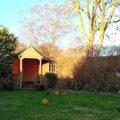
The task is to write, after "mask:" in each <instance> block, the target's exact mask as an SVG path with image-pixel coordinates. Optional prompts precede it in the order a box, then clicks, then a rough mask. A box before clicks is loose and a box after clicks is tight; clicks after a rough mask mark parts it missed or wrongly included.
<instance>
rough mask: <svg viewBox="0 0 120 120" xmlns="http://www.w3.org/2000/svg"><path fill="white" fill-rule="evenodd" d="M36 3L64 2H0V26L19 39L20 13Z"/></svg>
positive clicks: (19, 0)
mask: <svg viewBox="0 0 120 120" xmlns="http://www.w3.org/2000/svg"><path fill="white" fill-rule="evenodd" d="M38 1H40V3H41V4H42V3H44V2H47V3H55V2H57V3H64V2H63V1H65V0H61V1H62V2H61V1H60V0H53V1H54V2H50V1H51V0H1V1H0V25H3V26H5V27H7V28H8V29H9V30H10V32H13V33H14V34H15V35H16V36H17V37H19V34H20V30H21V23H20V21H21V19H22V11H25V10H28V9H29V8H30V7H32V6H34V5H36V4H37V3H38ZM119 25H120V24H119ZM109 32H110V31H109ZM112 32H113V29H112ZM77 34H78V33H77ZM112 39H114V40H115V39H117V40H119V37H118V35H117V36H116V37H115V38H112ZM106 43H107V42H106ZM108 43H110V42H108ZM117 43H118V42H117ZM110 44H111V43H110ZM119 44H120V42H119Z"/></svg>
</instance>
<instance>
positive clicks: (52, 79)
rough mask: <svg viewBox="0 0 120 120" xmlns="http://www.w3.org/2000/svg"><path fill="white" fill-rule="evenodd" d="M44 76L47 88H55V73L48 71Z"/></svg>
mask: <svg viewBox="0 0 120 120" xmlns="http://www.w3.org/2000/svg"><path fill="white" fill-rule="evenodd" d="M45 77H46V79H47V80H48V86H49V88H55V86H56V84H57V74H55V73H51V72H48V73H46V74H45Z"/></svg>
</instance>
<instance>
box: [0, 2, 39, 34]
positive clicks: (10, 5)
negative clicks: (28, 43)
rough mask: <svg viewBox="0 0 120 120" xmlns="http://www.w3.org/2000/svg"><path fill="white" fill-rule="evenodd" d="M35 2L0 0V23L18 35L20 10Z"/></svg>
mask: <svg viewBox="0 0 120 120" xmlns="http://www.w3.org/2000/svg"><path fill="white" fill-rule="evenodd" d="M36 2H37V1H36V0H1V1H0V25H4V26H6V27H7V28H8V29H9V30H10V31H11V32H13V33H14V34H16V35H18V34H19V32H20V31H19V29H20V19H21V18H20V16H21V11H22V10H26V9H27V8H29V7H31V6H33V5H35V4H36Z"/></svg>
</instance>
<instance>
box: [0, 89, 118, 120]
mask: <svg viewBox="0 0 120 120" xmlns="http://www.w3.org/2000/svg"><path fill="white" fill-rule="evenodd" d="M43 98H47V99H48V100H49V105H48V106H43V105H42V104H41V100H42V99H43ZM119 106H120V96H119V95H109V94H91V93H75V94H72V93H69V94H67V95H65V96H60V95H59V96H56V95H54V94H51V95H45V93H44V92H36V91H32V90H31V91H28V90H20V91H0V120H120V112H118V111H117V110H116V108H117V107H119Z"/></svg>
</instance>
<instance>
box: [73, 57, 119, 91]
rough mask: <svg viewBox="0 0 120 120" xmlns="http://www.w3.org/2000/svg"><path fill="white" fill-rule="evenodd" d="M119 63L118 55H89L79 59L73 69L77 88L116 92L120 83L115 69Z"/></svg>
mask: <svg viewBox="0 0 120 120" xmlns="http://www.w3.org/2000/svg"><path fill="white" fill-rule="evenodd" d="M119 65H120V57H119V56H111V57H93V58H92V57H91V58H86V59H84V61H80V62H79V63H78V64H77V65H76V66H75V67H74V70H73V76H74V80H75V82H76V85H77V88H78V89H81V90H87V91H105V92H117V91H118V90H119V89H118V88H119V87H120V84H119V82H120V81H118V80H117V77H116V74H115V69H116V68H117V66H119Z"/></svg>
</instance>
